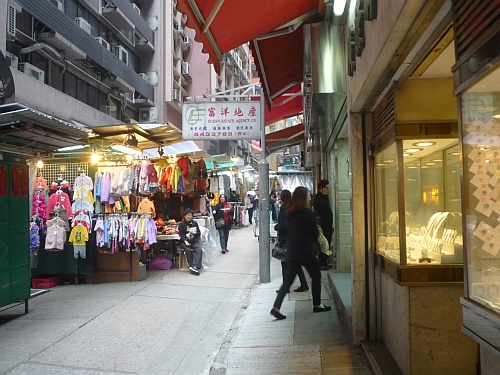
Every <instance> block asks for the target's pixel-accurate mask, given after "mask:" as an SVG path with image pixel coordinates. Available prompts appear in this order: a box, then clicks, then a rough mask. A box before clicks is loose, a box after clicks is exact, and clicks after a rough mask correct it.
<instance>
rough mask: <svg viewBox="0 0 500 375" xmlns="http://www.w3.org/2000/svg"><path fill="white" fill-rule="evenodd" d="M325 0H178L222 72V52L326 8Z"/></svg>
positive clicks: (179, 7)
mask: <svg viewBox="0 0 500 375" xmlns="http://www.w3.org/2000/svg"><path fill="white" fill-rule="evenodd" d="M324 7H325V5H324V0H253V1H241V0H179V1H178V3H177V9H178V10H179V11H180V12H182V13H185V14H186V15H187V17H188V18H187V26H188V27H190V28H192V29H194V30H195V31H196V36H195V40H197V41H198V42H200V43H203V47H204V48H203V51H204V52H205V53H208V54H209V62H210V63H212V64H214V67H215V70H216V71H217V72H220V61H221V60H222V54H223V53H225V52H227V51H230V50H231V49H233V48H236V47H238V46H241V45H242V44H244V43H246V42H249V41H250V40H252V39H255V38H257V37H259V36H263V35H265V34H267V33H269V32H271V31H273V30H275V29H278V28H280V27H283V26H284V25H286V24H288V23H289V22H291V21H294V20H296V19H298V18H300V17H304V16H305V18H309V17H310V16H311V15H312V14H314V13H316V11H317V9H318V8H319V10H320V12H323V11H324Z"/></svg>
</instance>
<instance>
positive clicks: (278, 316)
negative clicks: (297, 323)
mask: <svg viewBox="0 0 500 375" xmlns="http://www.w3.org/2000/svg"><path fill="white" fill-rule="evenodd" d="M270 314H271V315H272V316H274V317H275V318H276V319H278V320H283V319H286V315H283V314H282V313H281V312H280V311H279V310H276V309H271V312H270Z"/></svg>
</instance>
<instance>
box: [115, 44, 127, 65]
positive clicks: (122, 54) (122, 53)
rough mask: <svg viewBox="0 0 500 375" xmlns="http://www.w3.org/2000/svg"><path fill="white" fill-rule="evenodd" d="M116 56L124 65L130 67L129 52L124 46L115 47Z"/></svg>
mask: <svg viewBox="0 0 500 375" xmlns="http://www.w3.org/2000/svg"><path fill="white" fill-rule="evenodd" d="M115 55H116V57H118V58H119V59H120V60H121V61H122V62H123V63H125V64H126V65H128V51H127V50H126V49H125V48H123V47H122V46H115Z"/></svg>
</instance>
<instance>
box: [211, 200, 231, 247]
mask: <svg viewBox="0 0 500 375" xmlns="http://www.w3.org/2000/svg"><path fill="white" fill-rule="evenodd" d="M232 209H233V206H231V203H229V202H228V201H227V197H226V194H221V195H220V196H219V203H217V204H216V205H215V207H214V209H213V211H212V213H213V215H214V219H215V221H216V222H217V220H219V219H224V226H222V227H221V228H219V229H218V231H219V238H220V247H221V248H222V251H221V252H222V254H225V253H229V249H228V248H227V242H228V239H229V231H230V230H231V224H232V222H233V215H232Z"/></svg>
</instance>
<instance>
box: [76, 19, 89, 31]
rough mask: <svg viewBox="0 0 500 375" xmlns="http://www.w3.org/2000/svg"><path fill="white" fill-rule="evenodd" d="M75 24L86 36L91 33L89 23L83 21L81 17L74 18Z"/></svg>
mask: <svg viewBox="0 0 500 375" xmlns="http://www.w3.org/2000/svg"><path fill="white" fill-rule="evenodd" d="M75 22H76V24H77V25H78V26H80V28H81V29H83V30H84V31H85V32H86V33H87V34H90V33H91V31H92V28H91V27H90V23H88V22H87V21H85V19H84V18H83V17H76V18H75Z"/></svg>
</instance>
